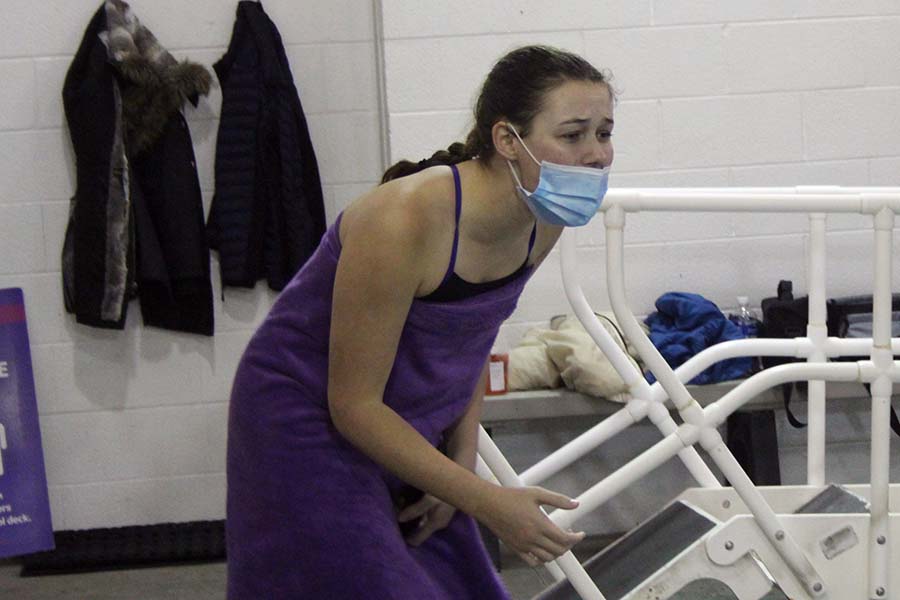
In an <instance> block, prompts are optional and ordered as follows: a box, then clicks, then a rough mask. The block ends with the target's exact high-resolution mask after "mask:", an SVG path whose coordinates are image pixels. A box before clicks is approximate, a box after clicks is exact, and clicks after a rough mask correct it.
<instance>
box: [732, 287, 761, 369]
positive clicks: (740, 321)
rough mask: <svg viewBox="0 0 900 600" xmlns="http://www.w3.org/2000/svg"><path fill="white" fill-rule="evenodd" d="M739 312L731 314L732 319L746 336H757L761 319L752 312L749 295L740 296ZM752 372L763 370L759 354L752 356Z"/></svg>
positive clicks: (738, 300)
mask: <svg viewBox="0 0 900 600" xmlns="http://www.w3.org/2000/svg"><path fill="white" fill-rule="evenodd" d="M737 302H738V312H737V314H736V315H732V316H731V321H732V322H733V323H734V324H735V325H737V326H738V327H739V328H740V330H741V333H742V334H744V337H745V338H755V337H756V336H757V335H758V334H759V327H758V324H759V320H758V319H757V318H756V317H754V316H753V313H752V312H750V299H749V298H748V297H747V296H738V297H737ZM750 361H751V363H750V372H751V373H756V372H757V371H760V370H762V359H761V358H760V357H758V356H753V357H751V358H750Z"/></svg>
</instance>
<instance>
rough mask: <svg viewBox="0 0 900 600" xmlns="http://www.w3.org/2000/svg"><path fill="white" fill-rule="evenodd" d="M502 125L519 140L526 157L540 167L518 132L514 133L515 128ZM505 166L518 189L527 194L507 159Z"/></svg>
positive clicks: (508, 124)
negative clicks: (526, 154)
mask: <svg viewBox="0 0 900 600" xmlns="http://www.w3.org/2000/svg"><path fill="white" fill-rule="evenodd" d="M504 125H506V127H507V128H508V129H509V130H510V131H512V132H513V135H515V136H516V139H517V140H519V143H520V144H522V147H523V148H525V152H527V153H528V156H530V157H531V160H533V161H534V162H535V164H537V165H538V166H540V165H541V163H539V162H538V159H536V158H535V157H534V154H532V153H531V150H529V149H528V146H526V145H525V142H524V141H523V140H522V137H521V136H520V135H519V132H518V131H516V128H515V127H513V124H512V123H504ZM506 165H507V166H508V167H509V170H510V172H511V173H512V176H513V179H515V180H516V185H517V186H518V187H519V189H520V190H522V191H523V192H525V193H528V190H526V189H525V186H523V185H522V180H521V179H519V174H518V173H517V172H516V169H515V168H514V167H513V165H512V161H511V160H509V159H507V160H506Z"/></svg>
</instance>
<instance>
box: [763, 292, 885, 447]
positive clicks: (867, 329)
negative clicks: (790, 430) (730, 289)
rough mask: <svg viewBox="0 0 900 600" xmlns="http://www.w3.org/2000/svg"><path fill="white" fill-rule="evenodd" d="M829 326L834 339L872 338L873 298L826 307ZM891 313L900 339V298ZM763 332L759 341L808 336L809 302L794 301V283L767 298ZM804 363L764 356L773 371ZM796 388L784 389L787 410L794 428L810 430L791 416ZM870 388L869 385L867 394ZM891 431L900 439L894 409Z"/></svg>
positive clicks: (838, 301) (846, 299)
mask: <svg viewBox="0 0 900 600" xmlns="http://www.w3.org/2000/svg"><path fill="white" fill-rule="evenodd" d="M826 311H827V315H826V326H827V328H828V335H829V336H830V337H871V336H872V296H871V295H867V296H845V297H842V298H832V299H829V300H828V301H827V303H826ZM891 311H892V313H893V322H892V326H891V329H892V333H891V335H892V336H894V337H900V335H898V334H900V294H894V295H893V296H892V297H891ZM762 313H763V319H762V328H761V331H760V334H759V337H769V338H795V337H804V336H806V326H807V322H808V321H809V298H808V297H806V296H803V297H801V298H794V294H793V284H792V283H791V282H790V281H785V280H781V281H779V282H778V295H777V296H776V297H775V298H766V299H764V300H763V301H762ZM798 360H800V359H796V358H788V357H782V356H764V357H763V359H762V363H763V366H764V367H772V366H775V365H780V364H784V363H788V362H795V361H798ZM835 360H845V361H846V360H856V358H855V357H841V358H837V359H835ZM793 387H794V385H793V384H791V383H786V384H784V385H782V386H781V389H782V393H783V395H784V410H785V413H786V414H787V419H788V421H789V422H790V424H791V425H793V426H794V427H798V428H800V427H806V423H803V422H802V421H800V420H799V419H797V417H795V416H794V413H793V412H791V408H790V402H791V395H792V391H793ZM868 389H869V386H868V385H866V390H868ZM891 429H893V430H894V433H896V434H897V435H900V419H898V418H897V413H896V412H895V411H894V409H893V408H891Z"/></svg>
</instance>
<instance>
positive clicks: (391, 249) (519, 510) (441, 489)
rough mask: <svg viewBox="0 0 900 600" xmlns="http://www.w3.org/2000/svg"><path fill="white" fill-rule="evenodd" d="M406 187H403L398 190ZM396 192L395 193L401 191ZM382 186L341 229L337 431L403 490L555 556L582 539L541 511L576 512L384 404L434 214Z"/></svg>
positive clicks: (333, 391)
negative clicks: (489, 470)
mask: <svg viewBox="0 0 900 600" xmlns="http://www.w3.org/2000/svg"><path fill="white" fill-rule="evenodd" d="M397 183H398V184H399V183H400V182H399V181H398V182H397ZM397 187H398V186H390V188H391V189H394V190H396V188H397ZM387 189H388V186H381V188H379V189H378V190H376V192H375V194H374V196H373V197H371V198H369V199H368V201H367V202H365V203H362V204H360V205H357V206H356V207H355V211H354V215H353V218H352V219H347V220H346V221H342V229H343V228H344V226H345V225H346V226H347V230H346V231H342V232H341V233H342V235H341V237H342V239H343V240H344V242H343V247H342V250H341V256H340V260H339V262H338V267H337V273H336V276H335V283H334V296H333V307H332V318H331V337H330V354H329V373H328V407H329V411H330V414H331V418H332V421H333V422H334V425H335V427H336V428H337V430H338V431H339V432H340V433H341V434H342V435H343V436H344V437H345V438H346V439H347V440H348V441H350V442H351V443H352V444H354V445H355V446H356V447H358V448H359V449H360V450H361V451H362V452H364V453H365V454H367V455H368V456H370V457H371V458H372V459H373V460H375V461H376V462H377V463H379V464H381V465H382V466H383V467H385V468H386V469H387V470H389V471H391V472H392V473H394V474H395V475H397V476H398V477H400V478H401V479H402V480H404V481H406V482H407V483H409V484H411V485H413V486H415V487H417V488H419V489H421V490H423V491H425V492H427V493H429V494H431V495H433V496H435V497H437V498H440V499H441V500H444V501H445V502H447V503H449V504H451V505H453V506H455V507H457V508H459V509H460V510H462V511H464V512H466V513H468V514H470V515H472V516H474V517H475V518H477V519H479V520H481V521H482V522H483V523H484V524H485V525H487V526H488V527H489V528H491V529H492V530H493V531H494V532H495V533H496V534H497V536H498V537H499V538H500V539H502V540H504V541H505V542H506V543H507V544H508V545H510V546H511V547H512V548H513V549H515V550H516V551H518V552H520V553H521V554H524V555H527V554H529V553H531V554H534V555H535V556H537V557H538V558H540V559H541V560H550V559H552V558H554V557H555V556H558V555H559V554H561V553H562V552H564V551H565V550H566V549H568V548H569V547H570V546H571V545H572V544H573V543H575V542H577V541H578V540H579V539H581V538H580V537H579V536H577V535H575V534H571V533H566V532H563V531H562V530H560V529H559V528H558V527H557V526H556V525H555V524H553V522H552V521H550V520H549V519H547V517H546V516H545V515H544V514H543V513H542V512H541V511H540V510H539V506H540V505H541V504H547V505H552V506H557V507H560V508H574V506H575V504H574V503H573V502H572V501H571V500H569V499H568V498H566V497H564V496H562V495H559V494H553V493H552V492H548V491H546V490H542V489H540V488H520V489H511V488H501V487H499V486H496V485H494V484H493V483H489V482H487V481H484V480H482V479H481V478H479V477H478V476H477V475H475V474H474V473H473V472H472V471H471V470H469V469H467V468H465V467H463V466H462V465H460V464H459V463H457V462H455V461H453V460H451V459H449V458H447V457H446V456H444V455H443V454H442V453H441V452H439V451H438V450H437V449H435V448H434V447H433V446H431V444H430V443H428V441H427V440H425V438H423V437H422V436H421V435H420V434H419V433H418V432H417V431H416V430H415V429H414V428H413V427H412V426H411V425H409V424H408V423H407V422H406V421H405V420H404V419H403V418H402V417H400V416H399V415H398V414H397V413H396V412H394V411H393V410H392V409H391V408H390V407H388V406H387V405H385V404H384V402H383V394H384V388H385V385H386V383H387V379H388V376H389V375H390V372H391V369H392V367H393V363H394V359H395V356H396V351H397V346H398V344H399V340H400V334H401V332H402V330H403V327H404V324H405V322H406V317H407V314H408V312H409V308H410V306H411V304H412V301H413V298H414V296H415V295H416V293H417V291H418V288H419V286H420V285H421V282H422V281H423V279H424V275H425V271H426V269H427V261H425V260H422V259H421V257H423V256H427V254H428V239H429V231H428V218H429V215H428V214H427V213H426V211H425V210H424V209H423V208H421V203H419V204H418V205H417V204H416V202H415V201H410V202H404V201H402V200H398V201H394V202H387V201H386V199H385V198H380V197H379V195H384V194H385V193H387V192H386V190H387Z"/></svg>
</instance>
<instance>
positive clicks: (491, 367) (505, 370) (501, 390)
mask: <svg viewBox="0 0 900 600" xmlns="http://www.w3.org/2000/svg"><path fill="white" fill-rule="evenodd" d="M508 381H509V355H508V354H491V360H490V363H489V364H488V377H487V389H486V390H485V392H484V393H485V394H488V395H497V394H505V393H506V387H507V384H508Z"/></svg>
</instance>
